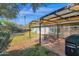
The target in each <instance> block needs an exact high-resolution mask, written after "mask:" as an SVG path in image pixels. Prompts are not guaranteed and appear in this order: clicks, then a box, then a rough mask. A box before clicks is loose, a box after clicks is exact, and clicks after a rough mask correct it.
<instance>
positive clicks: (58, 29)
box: [57, 24, 60, 39]
mask: <svg viewBox="0 0 79 59" xmlns="http://www.w3.org/2000/svg"><path fill="white" fill-rule="evenodd" d="M59 31H60V28H59V25H58V24H57V39H58V38H59Z"/></svg>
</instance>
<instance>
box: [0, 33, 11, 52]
mask: <svg viewBox="0 0 79 59" xmlns="http://www.w3.org/2000/svg"><path fill="white" fill-rule="evenodd" d="M9 38H10V33H9V32H8V31H0V52H3V51H4V50H5V48H6V47H7V46H8V44H9V42H10V39H9Z"/></svg>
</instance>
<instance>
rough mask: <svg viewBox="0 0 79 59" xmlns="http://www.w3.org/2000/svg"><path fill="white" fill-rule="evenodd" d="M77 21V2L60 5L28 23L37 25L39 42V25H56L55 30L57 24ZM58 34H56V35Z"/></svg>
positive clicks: (78, 11)
mask: <svg viewBox="0 0 79 59" xmlns="http://www.w3.org/2000/svg"><path fill="white" fill-rule="evenodd" d="M77 22H79V4H71V5H70V6H65V7H62V8H60V9H58V10H56V11H54V12H52V13H50V14H48V15H45V16H43V17H41V18H40V19H39V20H34V21H32V22H31V23H30V24H29V28H31V26H35V25H37V24H38V25H39V31H40V33H39V43H40V44H41V26H42V25H56V26H57V32H58V30H59V29H58V27H59V25H62V24H70V23H77ZM57 36H58V35H57Z"/></svg>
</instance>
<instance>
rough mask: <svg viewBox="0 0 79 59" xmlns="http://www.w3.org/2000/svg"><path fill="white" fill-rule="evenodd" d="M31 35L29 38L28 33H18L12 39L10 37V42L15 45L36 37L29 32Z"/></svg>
mask: <svg viewBox="0 0 79 59" xmlns="http://www.w3.org/2000/svg"><path fill="white" fill-rule="evenodd" d="M30 34H31V35H30V36H29V32H25V33H19V34H16V35H15V36H14V37H12V42H11V43H13V44H15V43H17V42H21V41H23V40H27V39H28V40H29V39H32V38H35V37H38V34H36V33H33V32H31V33H30Z"/></svg>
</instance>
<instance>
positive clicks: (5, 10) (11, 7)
mask: <svg viewBox="0 0 79 59" xmlns="http://www.w3.org/2000/svg"><path fill="white" fill-rule="evenodd" d="M18 12H19V8H18V4H15V3H5V4H4V3H2V4H0V17H2V18H4V17H5V18H15V17H16V16H17V14H18Z"/></svg>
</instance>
